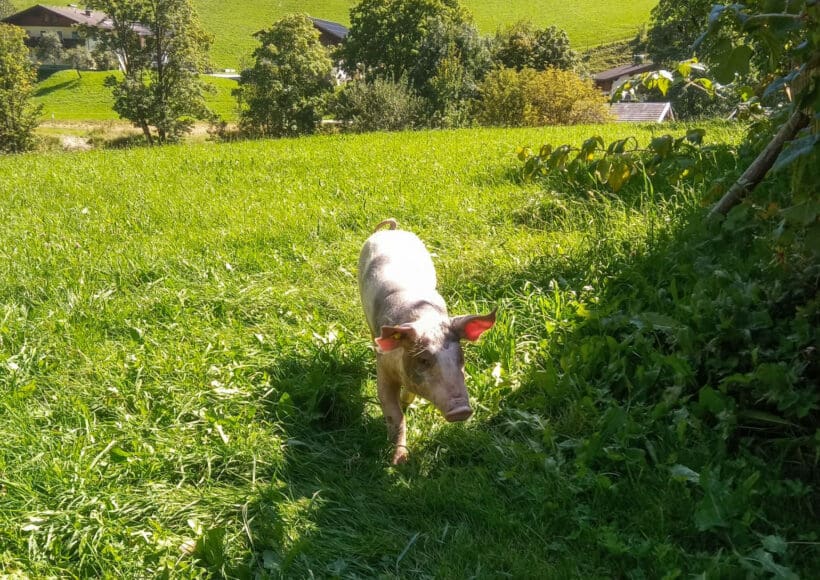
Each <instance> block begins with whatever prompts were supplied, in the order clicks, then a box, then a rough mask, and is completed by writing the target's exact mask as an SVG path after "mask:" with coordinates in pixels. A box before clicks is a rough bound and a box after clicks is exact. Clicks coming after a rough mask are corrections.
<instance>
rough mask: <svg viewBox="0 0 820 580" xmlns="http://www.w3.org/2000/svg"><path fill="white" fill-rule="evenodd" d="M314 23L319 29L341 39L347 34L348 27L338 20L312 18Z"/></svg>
mask: <svg viewBox="0 0 820 580" xmlns="http://www.w3.org/2000/svg"><path fill="white" fill-rule="evenodd" d="M311 20H312V21H313V25H314V26H315V27H316V28H318V29H319V30H321V31H323V32H326V33H328V34H330V35H331V36H335V37H336V38H338V39H339V40H343V39H344V38H345V37H346V36H347V27H346V26H342V25H341V24H339V23H338V22H331V21H330V20H322V19H321V18H311Z"/></svg>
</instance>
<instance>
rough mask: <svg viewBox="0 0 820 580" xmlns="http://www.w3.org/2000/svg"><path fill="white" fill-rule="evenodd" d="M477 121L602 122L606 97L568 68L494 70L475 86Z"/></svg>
mask: <svg viewBox="0 0 820 580" xmlns="http://www.w3.org/2000/svg"><path fill="white" fill-rule="evenodd" d="M479 91H480V94H481V101H480V103H478V108H479V112H478V115H477V117H478V120H479V121H480V122H481V123H483V124H486V125H502V126H507V127H518V126H540V125H573V124H581V123H602V122H604V121H606V120H607V119H608V118H609V112H608V107H607V101H606V99H605V98H604V97H603V96H602V95H601V93H600V91H599V90H598V89H597V88H595V86H594V85H593V83H592V81H589V80H583V79H581V78H580V77H579V76H578V75H577V74H575V73H573V72H571V71H563V70H558V69H548V70H545V71H535V70H533V69H528V68H525V69H523V70H521V71H516V70H514V69H496V70H494V71H492V72H491V73H490V74H488V75H487V78H485V79H484V81H483V82H482V83H481V85H480V86H479Z"/></svg>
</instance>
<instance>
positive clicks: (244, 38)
mask: <svg viewBox="0 0 820 580" xmlns="http://www.w3.org/2000/svg"><path fill="white" fill-rule="evenodd" d="M45 3H46V4H49V3H50V2H45ZM62 3H63V2H53V4H62ZM356 3H357V2H356V0H259V1H251V0H238V1H235V2H224V1H221V0H196V5H197V7H198V9H199V14H200V17H201V18H202V21H203V22H204V24H205V27H206V28H207V29H208V30H209V31H210V32H211V33H213V34H214V37H215V40H214V46H213V49H212V52H211V56H212V59H213V63H214V66H216V67H218V68H225V67H227V68H237V67H239V66H240V62H241V59H242V58H243V57H245V56H247V55H250V53H251V51H252V50H253V48H254V46H255V42H254V39H253V37H252V34H253V33H254V32H256V31H258V30H260V29H262V28H267V27H268V26H270V25H271V24H272V23H273V22H274V21H275V20H277V19H278V18H281V17H282V16H283V15H284V14H287V13H289V12H307V13H309V14H310V15H311V16H316V17H318V18H324V19H327V20H333V21H336V22H341V23H344V24H348V14H349V11H350V8H351V7H352V6H354V5H355V4H356ZM14 4H15V6H17V7H18V8H23V7H26V6H30V5H32V4H33V2H31V0H15V2H14ZM462 4H463V5H464V6H466V7H467V8H468V9H469V10H470V11H471V12H472V14H473V17H474V19H475V22H476V24H477V25H478V27H479V28H480V29H481V30H482V31H483V32H485V33H491V32H494V31H495V30H496V29H497V28H498V27H499V26H503V25H506V24H511V23H513V22H516V21H517V20H522V19H529V20H532V21H533V22H534V23H535V24H538V25H539V26H547V25H552V24H554V25H556V26H558V27H559V28H563V29H564V30H566V31H567V34H569V37H570V40H571V41H572V44H573V46H574V47H575V48H576V49H577V50H584V49H586V48H588V47H591V46H596V45H599V44H602V43H605V42H611V41H615V40H620V39H623V38H628V37H630V36H632V35H633V34H635V32H636V31H637V29H638V28H639V27H640V26H641V24H643V23H644V22H646V20H647V18H648V17H649V11H650V10H651V9H652V7H653V6H655V5H656V4H657V0H631V1H630V2H620V1H618V0H575V1H573V2H567V1H565V0H538V1H535V2H533V1H526V0H462Z"/></svg>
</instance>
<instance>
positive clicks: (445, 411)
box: [376, 311, 495, 421]
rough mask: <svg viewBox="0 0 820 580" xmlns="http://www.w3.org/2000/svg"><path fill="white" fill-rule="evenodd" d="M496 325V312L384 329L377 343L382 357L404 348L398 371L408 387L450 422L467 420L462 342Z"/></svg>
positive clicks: (474, 339) (469, 413)
mask: <svg viewBox="0 0 820 580" xmlns="http://www.w3.org/2000/svg"><path fill="white" fill-rule="evenodd" d="M494 324H495V311H493V312H491V313H490V314H485V315H470V316H457V317H455V318H444V319H443V320H440V321H436V322H435V323H432V324H426V323H423V322H420V321H417V322H416V323H413V324H402V325H399V326H382V334H381V336H379V337H376V344H377V345H378V349H379V352H380V353H382V354H384V353H389V352H391V351H397V350H398V349H402V351H401V363H400V365H398V366H399V368H398V369H397V370H398V372H399V374H400V375H401V379H402V384H403V385H404V386H405V388H407V389H408V390H410V391H411V392H413V393H416V394H417V395H420V396H421V397H424V398H425V399H427V400H428V401H430V402H431V403H433V405H435V406H436V408H437V409H438V410H439V411H441V413H442V415H444V418H445V419H447V420H448V421H466V420H467V419H468V418H469V417H470V415H472V414H473V410H472V409H471V408H470V399H469V397H468V396H467V387H466V385H465V384H464V352H463V351H462V349H461V340H462V339H467V340H470V341H476V340H478V338H479V337H480V336H481V335H482V334H483V333H484V332H485V331H486V330H489V329H490V328H492V327H493V325H494ZM397 354H398V353H397Z"/></svg>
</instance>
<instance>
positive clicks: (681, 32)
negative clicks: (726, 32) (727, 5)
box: [646, 0, 720, 64]
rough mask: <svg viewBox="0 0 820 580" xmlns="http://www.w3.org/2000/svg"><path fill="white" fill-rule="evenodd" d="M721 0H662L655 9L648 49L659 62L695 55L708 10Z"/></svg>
mask: <svg viewBox="0 0 820 580" xmlns="http://www.w3.org/2000/svg"><path fill="white" fill-rule="evenodd" d="M718 3H720V2H719V1H718V0H660V1H659V2H658V5H657V6H655V8H653V9H652V13H651V15H650V21H649V29H648V31H647V39H646V50H647V52H648V53H649V55H650V56H651V57H652V60H654V61H655V62H657V63H664V64H669V63H672V62H676V61H680V60H685V59H687V58H689V57H691V56H693V45H694V43H695V41H696V40H697V39H698V37H699V36H700V35H701V34H702V33H703V31H704V29H705V28H706V24H707V21H708V19H709V12H710V11H711V9H712V5H713V4H718Z"/></svg>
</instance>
